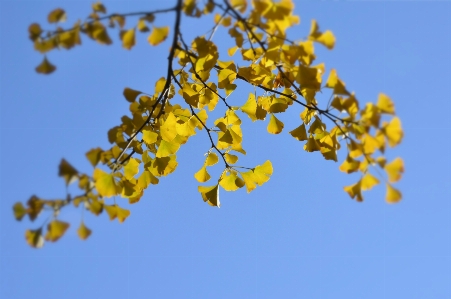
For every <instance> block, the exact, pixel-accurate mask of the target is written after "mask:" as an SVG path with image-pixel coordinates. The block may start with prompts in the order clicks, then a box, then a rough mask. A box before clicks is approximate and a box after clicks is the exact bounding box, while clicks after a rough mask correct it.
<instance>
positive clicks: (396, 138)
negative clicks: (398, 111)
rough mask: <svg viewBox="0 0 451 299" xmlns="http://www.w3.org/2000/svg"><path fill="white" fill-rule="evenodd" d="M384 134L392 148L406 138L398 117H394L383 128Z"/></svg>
mask: <svg viewBox="0 0 451 299" xmlns="http://www.w3.org/2000/svg"><path fill="white" fill-rule="evenodd" d="M382 132H383V133H384V134H385V136H386V137H387V140H388V145H389V146H391V147H394V146H396V145H398V144H399V143H400V142H401V140H402V137H403V136H404V132H403V130H402V128H401V121H400V120H399V118H398V117H394V118H393V119H392V120H391V121H390V123H389V124H387V125H385V126H384V127H383V128H382Z"/></svg>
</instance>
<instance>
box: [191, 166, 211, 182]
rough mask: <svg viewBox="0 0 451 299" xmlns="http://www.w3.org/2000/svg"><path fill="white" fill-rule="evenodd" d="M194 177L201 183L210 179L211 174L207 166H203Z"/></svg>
mask: <svg viewBox="0 0 451 299" xmlns="http://www.w3.org/2000/svg"><path fill="white" fill-rule="evenodd" d="M194 177H195V178H196V180H197V181H198V182H199V183H205V182H207V181H208V180H209V179H210V174H209V173H208V172H207V169H206V167H205V166H202V168H201V169H199V171H198V172H196V173H195V174H194Z"/></svg>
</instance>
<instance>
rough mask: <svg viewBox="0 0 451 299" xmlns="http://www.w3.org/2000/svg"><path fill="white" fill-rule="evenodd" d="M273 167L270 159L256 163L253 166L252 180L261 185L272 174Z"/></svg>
mask: <svg viewBox="0 0 451 299" xmlns="http://www.w3.org/2000/svg"><path fill="white" fill-rule="evenodd" d="M272 172H273V168H272V164H271V161H269V160H267V161H266V162H265V163H263V164H262V165H257V166H256V167H255V168H254V180H255V182H256V183H257V185H259V186H261V185H263V184H264V183H266V182H267V181H268V180H269V178H270V176H271V175H272Z"/></svg>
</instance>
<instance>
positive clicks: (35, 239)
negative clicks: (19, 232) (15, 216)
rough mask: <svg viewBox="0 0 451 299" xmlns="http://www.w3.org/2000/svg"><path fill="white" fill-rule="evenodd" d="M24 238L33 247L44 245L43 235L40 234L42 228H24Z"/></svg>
mask: <svg viewBox="0 0 451 299" xmlns="http://www.w3.org/2000/svg"><path fill="white" fill-rule="evenodd" d="M25 240H26V241H27V243H28V245H30V246H31V247H33V248H41V247H42V246H44V237H43V236H42V228H39V229H37V230H30V229H28V230H26V231H25Z"/></svg>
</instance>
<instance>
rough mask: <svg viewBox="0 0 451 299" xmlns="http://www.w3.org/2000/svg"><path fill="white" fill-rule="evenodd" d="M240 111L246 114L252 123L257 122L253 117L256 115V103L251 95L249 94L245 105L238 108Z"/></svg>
mask: <svg viewBox="0 0 451 299" xmlns="http://www.w3.org/2000/svg"><path fill="white" fill-rule="evenodd" d="M240 110H241V111H242V112H244V113H246V114H247V116H249V118H250V119H251V120H252V121H256V120H257V116H256V115H255V114H256V113H257V102H256V101H255V95H254V94H253V93H249V97H248V98H247V101H246V103H245V104H244V105H243V106H241V107H240Z"/></svg>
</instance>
